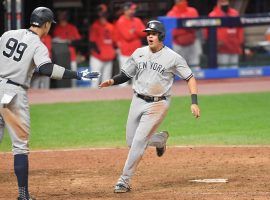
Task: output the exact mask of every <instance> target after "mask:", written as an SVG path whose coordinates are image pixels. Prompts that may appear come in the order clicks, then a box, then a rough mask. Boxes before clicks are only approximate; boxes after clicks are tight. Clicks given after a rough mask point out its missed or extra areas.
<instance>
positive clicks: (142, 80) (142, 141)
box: [99, 20, 200, 193]
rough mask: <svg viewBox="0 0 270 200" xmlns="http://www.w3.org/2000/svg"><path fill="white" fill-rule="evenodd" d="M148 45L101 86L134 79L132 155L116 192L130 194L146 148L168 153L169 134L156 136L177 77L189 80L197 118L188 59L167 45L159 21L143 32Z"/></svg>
mask: <svg viewBox="0 0 270 200" xmlns="http://www.w3.org/2000/svg"><path fill="white" fill-rule="evenodd" d="M144 31H145V32H146V33H147V42H148V46H145V47H142V48H138V49H137V50H135V51H134V53H133V54H132V55H131V57H130V58H129V59H128V61H127V62H126V63H125V64H124V66H123V67H122V70H121V73H120V74H118V75H116V76H114V77H113V78H112V79H109V80H107V81H104V82H103V83H101V84H100V86H99V87H100V88H103V87H108V86H111V85H117V84H121V83H123V82H125V81H128V80H129V79H131V78H133V79H134V83H133V90H134V95H133V98H132V102H131V106H130V110H129V115H128V119H127V125H126V141H127V144H128V146H129V147H130V150H129V154H128V157H127V160H126V163H125V166H124V169H123V172H122V175H121V176H120V178H119V179H118V181H117V183H116V185H115V188H114V192H115V193H124V192H128V191H130V180H131V177H132V175H133V174H134V172H135V169H136V167H137V165H138V164H139V162H140V160H141V158H142V156H143V154H144V151H145V149H146V148H147V146H155V147H156V152H157V155H158V156H162V155H163V154H164V152H165V150H166V142H167V139H168V136H169V134H168V132H167V131H161V132H159V133H155V131H156V129H157V128H158V126H159V125H160V123H161V122H162V121H163V119H164V117H165V115H166V113H167V111H168V108H169V104H170V96H171V95H170V89H171V87H172V84H173V80H174V76H175V75H177V76H180V77H181V78H182V79H184V80H186V81H187V85H188V88H189V90H190V93H191V101H192V102H191V112H192V113H193V115H194V116H195V117H196V118H198V117H200V109H199V106H198V101H197V84H196V80H195V78H194V77H193V74H192V71H191V69H190V68H189V66H188V65H187V63H186V61H185V59H184V58H183V57H181V56H180V55H179V54H177V53H176V52H174V51H173V50H171V49H170V48H168V47H166V46H164V44H163V40H164V37H165V29H164V26H163V24H162V23H161V22H160V21H156V20H152V21H149V22H148V24H147V27H146V29H145V30H144Z"/></svg>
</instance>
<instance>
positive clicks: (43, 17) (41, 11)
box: [30, 7, 56, 27]
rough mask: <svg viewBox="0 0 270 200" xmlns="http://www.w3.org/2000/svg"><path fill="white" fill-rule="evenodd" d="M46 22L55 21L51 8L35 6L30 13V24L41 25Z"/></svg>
mask: <svg viewBox="0 0 270 200" xmlns="http://www.w3.org/2000/svg"><path fill="white" fill-rule="evenodd" d="M46 22H52V23H56V22H55V21H54V14H53V12H52V11H51V9H49V8H46V7H38V8H36V9H35V10H34V11H33V12H32V14H31V18H30V25H34V26H38V27H41V26H42V25H43V24H44V23H46Z"/></svg>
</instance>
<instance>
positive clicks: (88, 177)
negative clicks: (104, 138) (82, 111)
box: [0, 147, 270, 200]
mask: <svg viewBox="0 0 270 200" xmlns="http://www.w3.org/2000/svg"><path fill="white" fill-rule="evenodd" d="M127 151H128V150H127V149H107V150H104V149H103V150H98V149H97V150H79V151H62V152H61V151H58V152H52V151H51V152H32V153H31V155H30V166H31V170H30V190H31V192H32V193H33V194H35V195H36V196H37V197H38V199H40V200H66V199H67V200H68V199H70V200H71V199H72V200H84V199H93V200H95V199H104V200H113V199H115V200H117V199H121V200H122V199H131V200H141V199H147V200H148V199H160V200H165V199H170V200H171V199H175V200H178V199H179V200H182V199H196V200H204V199H205V200H206V199H207V200H222V199H226V200H232V199H233V200H235V199H237V200H238V199H241V200H242V199H245V200H251V199H256V200H257V199H260V200H262V199H265V200H266V199H270V185H269V180H270V173H269V171H270V157H269V155H270V148H256V147H249V148H239V147H237V148H236V147H235V148H223V147H215V148H214V147H212V148H203V147H202V148H199V147H197V148H188V147H183V148H176V147H175V148H168V150H167V152H166V154H165V155H164V157H161V158H159V157H157V156H156V155H155V149H153V148H150V149H148V150H147V151H146V154H145V156H144V158H143V160H142V162H141V163H140V165H139V167H138V170H137V172H136V174H135V176H134V178H133V182H132V187H133V189H132V192H130V193H127V194H114V193H113V185H114V183H115V181H116V180H117V178H118V176H119V174H120V173H121V169H122V167H123V164H124V162H125V158H126V155H127ZM0 160H1V161H3V160H4V162H1V163H0V171H1V173H0V190H1V192H0V195H1V197H0V199H3V200H4V199H5V200H9V199H15V198H14V197H16V184H15V183H16V182H15V177H14V175H13V173H12V170H11V169H12V155H11V154H0ZM7 161H8V162H7ZM205 178H226V179H228V183H192V182H190V181H189V180H193V179H205Z"/></svg>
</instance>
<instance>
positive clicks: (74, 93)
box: [0, 78, 270, 200]
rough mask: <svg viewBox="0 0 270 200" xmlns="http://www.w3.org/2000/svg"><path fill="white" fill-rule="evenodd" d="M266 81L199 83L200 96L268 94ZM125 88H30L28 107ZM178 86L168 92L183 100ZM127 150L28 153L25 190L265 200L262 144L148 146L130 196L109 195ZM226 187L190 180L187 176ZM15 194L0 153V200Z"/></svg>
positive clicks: (127, 92)
mask: <svg viewBox="0 0 270 200" xmlns="http://www.w3.org/2000/svg"><path fill="white" fill-rule="evenodd" d="M269 83H270V78H260V79H256V78H250V79H237V80H234V79H227V80H213V81H199V89H200V93H201V94H221V93H236V92H262V91H263V92H268V91H270V84H269ZM131 94H132V90H131V88H130V87H127V88H120V87H115V88H111V89H106V90H102V91H101V90H92V89H72V90H67V89H62V90H40V91H39V90H31V91H29V97H30V103H31V104H37V103H54V102H71V101H75V102H78V101H90V100H101V99H102V100H104V99H130V97H131ZM187 94H188V92H187V89H186V86H185V83H184V82H180V83H177V84H175V86H174V88H173V95H187ZM127 153H128V149H127V148H123V149H85V150H65V151H40V152H32V153H31V154H30V180H29V181H30V191H31V193H32V194H34V195H35V196H36V197H37V198H38V200H69V199H70V200H71V199H72V200H85V199H91V200H95V199H102V200H103V199H104V200H113V199H115V200H117V199H119V200H120V199H121V200H124V199H125V200H126V199H131V200H141V199H146V200H150V199H158V200H159V199H160V200H191V199H192V200H193V199H194V200H223V199H224V200H225V199H226V200H251V199H254V200H264V199H265V200H266V199H270V184H269V180H270V173H269V172H270V147H181V148H180V147H169V148H168V150H167V152H166V154H165V155H164V156H163V157H161V158H158V157H157V156H156V155H155V149H154V148H149V149H148V150H147V151H146V154H145V156H144V157H143V159H142V161H141V163H140V165H139V166H138V170H137V171H136V174H135V176H134V178H133V181H132V188H133V189H132V192H130V193H127V194H114V193H113V186H114V184H115V181H116V180H117V179H118V177H119V175H120V173H121V170H122V168H123V165H124V162H125V159H126V156H127ZM216 178H224V179H228V183H193V182H190V180H193V179H216ZM16 195H17V186H16V180H15V176H14V174H13V156H12V154H11V153H0V200H12V199H15V198H16Z"/></svg>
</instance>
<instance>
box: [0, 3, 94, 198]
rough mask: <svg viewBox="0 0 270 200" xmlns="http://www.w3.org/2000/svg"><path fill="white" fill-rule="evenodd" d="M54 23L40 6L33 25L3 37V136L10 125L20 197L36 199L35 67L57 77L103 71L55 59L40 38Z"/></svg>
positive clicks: (0, 98)
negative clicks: (31, 164) (32, 187)
mask: <svg viewBox="0 0 270 200" xmlns="http://www.w3.org/2000/svg"><path fill="white" fill-rule="evenodd" d="M52 23H55V21H54V15H53V12H52V11H51V10H50V9H48V8H46V7H38V8H36V9H35V10H34V11H33V12H32V14H31V19H30V24H31V27H30V28H29V29H20V30H11V31H7V32H5V33H4V34H3V35H2V37H1V39H0V51H1V52H0V66H1V68H0V101H1V103H0V139H1V138H2V136H3V133H4V127H5V126H6V127H7V129H8V131H9V135H10V138H11V141H12V148H13V149H12V150H13V154H14V171H15V174H16V176H17V181H18V188H19V197H18V200H29V199H33V198H31V197H30V195H29V192H28V153H29V146H28V142H29V135H30V115H29V104H28V98H27V89H28V88H29V85H30V80H31V77H32V75H33V72H34V69H35V67H37V69H38V72H39V73H40V74H41V75H46V76H49V77H51V78H53V79H78V80H90V79H91V78H97V77H98V75H99V74H98V73H95V72H93V73H92V72H89V71H83V72H76V71H71V70H67V69H65V68H64V67H61V66H58V65H56V64H53V63H52V61H51V60H50V58H49V53H48V49H47V48H46V47H45V45H44V44H43V43H42V42H41V40H40V38H41V37H42V36H44V35H47V34H48V32H49V30H50V27H51V24H52ZM0 142H1V141H0Z"/></svg>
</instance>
